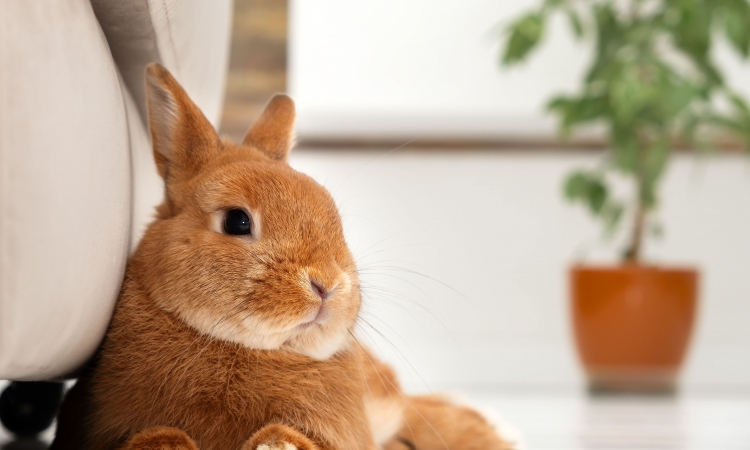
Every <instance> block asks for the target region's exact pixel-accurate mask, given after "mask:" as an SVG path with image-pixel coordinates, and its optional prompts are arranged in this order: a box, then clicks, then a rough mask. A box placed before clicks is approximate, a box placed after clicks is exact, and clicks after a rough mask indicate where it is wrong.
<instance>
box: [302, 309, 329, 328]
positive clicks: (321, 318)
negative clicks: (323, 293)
mask: <svg viewBox="0 0 750 450" xmlns="http://www.w3.org/2000/svg"><path fill="white" fill-rule="evenodd" d="M311 316H312V318H311V319H307V320H305V321H304V322H302V323H300V324H299V325H297V328H300V329H303V330H304V329H305V328H309V327H311V326H313V325H322V324H324V323H326V322H327V321H328V319H329V317H330V316H331V309H330V308H329V307H327V306H326V305H325V304H321V305H320V306H319V307H318V309H317V310H316V311H313V312H312V314H311ZM308 317H309V316H308Z"/></svg>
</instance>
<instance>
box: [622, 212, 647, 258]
mask: <svg viewBox="0 0 750 450" xmlns="http://www.w3.org/2000/svg"><path fill="white" fill-rule="evenodd" d="M645 225H646V210H645V209H644V208H643V204H642V203H641V202H640V201H639V202H638V207H637V209H636V211H635V217H634V218H633V234H632V235H631V237H630V244H628V247H627V250H625V262H626V263H629V264H637V263H638V262H639V261H640V259H641V249H642V247H643V228H644V227H645Z"/></svg>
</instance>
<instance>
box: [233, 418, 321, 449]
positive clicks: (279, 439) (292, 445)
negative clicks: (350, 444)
mask: <svg viewBox="0 0 750 450" xmlns="http://www.w3.org/2000/svg"><path fill="white" fill-rule="evenodd" d="M242 450H318V446H317V445H315V443H313V442H312V441H311V440H310V439H309V438H308V437H307V436H305V435H304V434H302V433H300V432H299V431H297V430H295V429H294V428H291V427H288V426H286V425H278V424H272V425H266V426H265V427H263V428H261V429H260V430H258V431H257V432H256V433H255V434H254V435H253V436H252V437H251V438H250V439H248V440H247V442H245V445H243V446H242Z"/></svg>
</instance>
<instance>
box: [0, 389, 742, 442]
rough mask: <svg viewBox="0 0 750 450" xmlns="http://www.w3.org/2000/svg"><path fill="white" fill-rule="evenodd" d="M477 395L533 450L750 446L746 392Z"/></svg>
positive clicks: (476, 398) (0, 434)
mask: <svg viewBox="0 0 750 450" xmlns="http://www.w3.org/2000/svg"><path fill="white" fill-rule="evenodd" d="M470 397H471V398H472V399H473V401H474V403H475V404H477V406H480V407H485V408H492V409H494V410H496V411H498V412H500V413H501V415H502V416H503V417H504V418H505V420H506V421H507V422H509V423H511V424H512V425H514V426H515V427H516V428H518V429H520V431H521V432H522V433H523V435H524V440H525V443H526V445H525V447H524V448H525V449H528V450H615V449H616V450H748V449H750V395H746V394H743V395H729V394H726V393H723V394H705V393H704V394H685V395H681V396H677V397H673V398H659V397H651V398H649V397H641V398H633V397H595V398H590V397H587V396H585V395H581V394H577V393H572V392H557V391H556V392H549V393H544V392H543V391H541V390H540V391H539V392H536V393H523V394H508V393H504V394H481V393H473V394H472V395H470ZM50 437H51V433H47V435H46V438H47V439H49V438H50ZM9 444H10V445H9ZM19 444H20V443H14V444H12V443H11V441H10V437H9V436H8V435H7V434H6V433H4V432H3V431H2V430H0V449H6V450H7V449H8V448H10V447H12V448H14V449H18V450H20V449H32V448H34V449H36V448H39V447H38V446H33V445H30V444H26V445H23V444H21V445H19Z"/></svg>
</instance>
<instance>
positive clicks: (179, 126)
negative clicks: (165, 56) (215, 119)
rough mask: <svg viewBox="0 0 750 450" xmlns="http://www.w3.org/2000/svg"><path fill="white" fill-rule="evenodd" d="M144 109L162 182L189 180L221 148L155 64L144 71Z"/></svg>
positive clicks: (182, 93) (203, 119)
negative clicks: (146, 112)
mask: <svg viewBox="0 0 750 450" xmlns="http://www.w3.org/2000/svg"><path fill="white" fill-rule="evenodd" d="M146 105H147V107H148V126H149V130H150V131H151V142H152V143H153V147H154V158H155V159H156V166H157V168H158V169H159V174H160V175H161V176H162V178H164V180H165V181H172V180H173V178H175V177H177V178H181V177H185V178H187V177H190V176H192V175H194V174H195V172H196V171H197V170H199V169H200V168H201V166H202V165H203V164H205V163H206V162H207V161H209V160H210V159H211V158H213V157H214V156H216V153H217V152H218V151H219V149H220V148H221V140H220V139H219V135H218V134H217V133H216V130H214V127H213V126H212V125H211V123H210V122H209V121H208V119H206V117H205V116H204V115H203V113H202V112H201V110H200V109H198V107H197V106H196V105H195V103H193V101H192V100H190V97H188V95H187V93H186V92H185V90H184V89H182V86H180V84H179V83H177V80H175V79H174V77H173V76H172V74H170V73H169V71H168V70H167V69H165V68H164V67H162V66H160V65H159V64H155V63H154V64H149V66H148V67H147V68H146Z"/></svg>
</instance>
